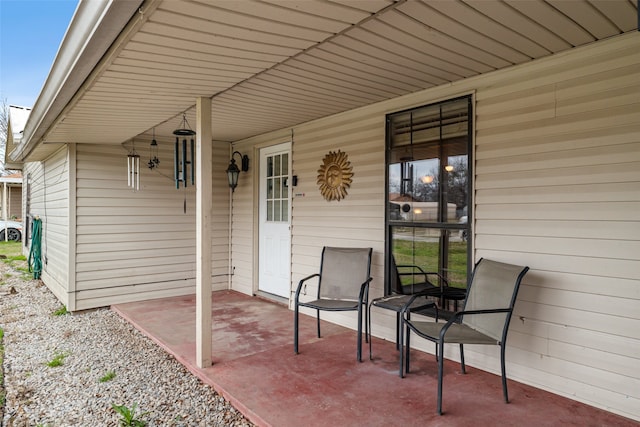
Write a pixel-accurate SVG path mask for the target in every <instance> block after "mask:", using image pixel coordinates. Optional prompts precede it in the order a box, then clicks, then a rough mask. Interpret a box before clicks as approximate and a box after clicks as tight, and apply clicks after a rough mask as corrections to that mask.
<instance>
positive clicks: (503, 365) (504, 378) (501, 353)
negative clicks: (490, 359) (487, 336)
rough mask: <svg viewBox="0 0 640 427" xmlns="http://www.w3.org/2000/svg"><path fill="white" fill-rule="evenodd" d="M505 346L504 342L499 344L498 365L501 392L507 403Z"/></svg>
mask: <svg viewBox="0 0 640 427" xmlns="http://www.w3.org/2000/svg"><path fill="white" fill-rule="evenodd" d="M504 353H505V346H504V344H502V343H501V344H500V365H501V370H502V392H503V394H504V401H505V402H506V403H509V392H508V391H507V370H506V368H505V360H504V356H505V354H504Z"/></svg>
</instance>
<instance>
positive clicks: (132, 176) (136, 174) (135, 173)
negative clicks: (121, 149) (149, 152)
mask: <svg viewBox="0 0 640 427" xmlns="http://www.w3.org/2000/svg"><path fill="white" fill-rule="evenodd" d="M127 185H128V186H129V187H131V188H132V189H133V191H138V190H140V155H139V154H138V153H137V152H136V143H135V141H133V146H132V148H131V151H129V154H128V155H127Z"/></svg>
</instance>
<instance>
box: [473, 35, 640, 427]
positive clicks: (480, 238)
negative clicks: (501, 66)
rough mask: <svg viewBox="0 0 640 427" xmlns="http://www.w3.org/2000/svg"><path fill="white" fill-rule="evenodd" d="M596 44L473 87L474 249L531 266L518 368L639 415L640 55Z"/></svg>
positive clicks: (629, 46) (518, 331)
mask: <svg viewBox="0 0 640 427" xmlns="http://www.w3.org/2000/svg"><path fill="white" fill-rule="evenodd" d="M593 50H594V51H593V52H590V54H585V55H580V54H579V53H578V52H576V53H575V54H572V55H567V58H565V61H548V62H549V66H548V67H546V68H544V69H538V70H532V69H530V68H527V67H520V68H518V69H517V72H516V71H514V72H513V73H505V76H504V79H503V80H502V82H501V84H500V85H499V86H498V85H495V86H493V87H487V88H486V89H484V90H481V89H480V88H479V89H478V91H477V105H476V115H477V125H476V128H477V134H476V185H475V191H476V192H475V201H476V205H475V206H476V210H475V212H476V224H475V249H476V254H477V255H476V256H477V257H480V256H485V257H489V258H499V259H502V260H505V261H508V262H516V263H522V264H528V265H529V266H531V267H532V271H531V272H530V273H529V274H528V275H527V276H526V277H525V280H524V282H523V286H522V289H521V292H520V295H519V298H518V303H517V304H516V311H515V315H514V320H513V322H512V324H511V336H510V337H509V347H510V348H509V350H508V352H507V357H508V359H509V368H508V370H509V372H510V376H511V377H512V378H517V379H519V380H521V381H524V382H528V383H532V384H535V385H536V386H539V387H542V388H545V389H548V390H552V391H554V392H558V393H561V394H564V395H567V396H570V397H572V398H576V399H578V400H581V401H584V402H587V403H589V404H592V405H595V406H600V407H605V408H608V409H610V410H613V411H614V412H617V413H619V414H621V415H624V416H628V417H632V418H638V417H639V416H640V412H638V408H640V374H639V373H638V372H637V370H636V369H635V366H637V364H638V361H639V360H638V359H639V358H640V334H639V333H638V332H637V331H638V330H640V276H639V274H638V273H639V272H640V80H639V79H638V77H639V75H640V53H639V50H638V46H637V44H634V43H626V44H624V43H619V46H617V45H616V44H614V45H613V46H612V47H610V48H609V49H606V50H605V49H604V46H603V49H601V50H599V49H593ZM487 354H488V355H491V356H492V355H493V354H492V353H491V352H487ZM474 359H477V360H478V361H477V362H476V363H478V364H479V366H481V367H483V369H490V370H494V371H495V369H496V367H495V366H493V367H492V365H494V363H493V361H491V360H488V361H485V360H484V359H483V358H482V356H481V355H478V356H476V357H474ZM474 359H471V360H474Z"/></svg>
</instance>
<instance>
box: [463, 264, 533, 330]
mask: <svg viewBox="0 0 640 427" xmlns="http://www.w3.org/2000/svg"><path fill="white" fill-rule="evenodd" d="M528 270H529V267H522V266H519V265H512V264H505V263H503V262H498V261H493V260H490V259H486V258H481V259H480V261H478V262H477V263H476V265H475V268H474V270H473V276H472V279H471V283H470V284H469V289H468V290H467V299H466V301H465V305H464V311H471V310H492V309H504V308H506V309H509V310H510V311H509V312H507V313H495V314H482V315H468V316H464V317H463V319H462V323H463V324H465V325H467V326H469V327H471V328H473V329H476V330H478V331H479V332H482V333H484V334H486V335H488V336H490V337H492V338H495V339H496V341H502V340H503V339H504V336H505V334H506V331H507V328H508V327H509V322H510V320H511V313H512V312H513V306H514V305H515V302H516V297H517V295H518V289H519V287H520V282H521V281H522V278H523V277H524V275H525V274H526V272H527V271H528Z"/></svg>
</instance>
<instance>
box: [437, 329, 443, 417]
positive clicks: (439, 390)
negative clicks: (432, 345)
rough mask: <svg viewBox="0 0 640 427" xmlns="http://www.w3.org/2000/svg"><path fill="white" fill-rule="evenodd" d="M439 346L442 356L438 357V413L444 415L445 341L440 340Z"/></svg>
mask: <svg viewBox="0 0 640 427" xmlns="http://www.w3.org/2000/svg"><path fill="white" fill-rule="evenodd" d="M437 346H438V348H439V350H440V358H439V359H438V415H442V376H443V375H444V374H443V372H444V357H443V355H444V341H438V343H437Z"/></svg>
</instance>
